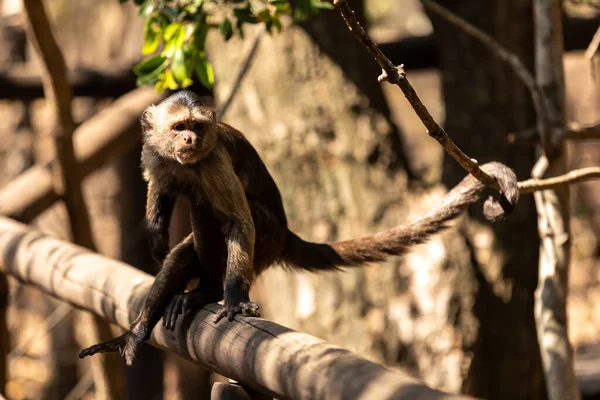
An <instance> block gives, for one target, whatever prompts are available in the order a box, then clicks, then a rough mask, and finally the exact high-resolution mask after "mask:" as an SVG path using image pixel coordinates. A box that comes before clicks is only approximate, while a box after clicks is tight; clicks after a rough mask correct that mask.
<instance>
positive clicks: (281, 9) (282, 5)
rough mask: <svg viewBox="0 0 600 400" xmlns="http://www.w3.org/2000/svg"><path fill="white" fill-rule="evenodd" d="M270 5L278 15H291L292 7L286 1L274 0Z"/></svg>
mask: <svg viewBox="0 0 600 400" xmlns="http://www.w3.org/2000/svg"><path fill="white" fill-rule="evenodd" d="M271 5H272V6H274V7H275V9H276V10H277V12H278V13H280V14H291V13H292V6H291V5H290V3H289V1H287V0H275V1H272V2H271Z"/></svg>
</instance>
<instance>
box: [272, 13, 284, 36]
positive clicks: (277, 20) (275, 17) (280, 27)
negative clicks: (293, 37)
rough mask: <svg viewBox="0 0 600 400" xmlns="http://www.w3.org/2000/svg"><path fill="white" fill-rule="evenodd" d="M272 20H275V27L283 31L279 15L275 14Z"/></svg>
mask: <svg viewBox="0 0 600 400" xmlns="http://www.w3.org/2000/svg"><path fill="white" fill-rule="evenodd" d="M271 21H272V22H273V26H274V27H275V29H277V32H281V30H282V29H283V27H282V26H281V21H280V20H279V17H278V16H277V15H273V16H272V17H271Z"/></svg>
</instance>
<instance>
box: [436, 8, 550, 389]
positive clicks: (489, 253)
mask: <svg viewBox="0 0 600 400" xmlns="http://www.w3.org/2000/svg"><path fill="white" fill-rule="evenodd" d="M444 5H445V6H447V7H448V8H449V9H450V10H452V11H453V12H455V13H458V14H459V15H461V16H462V17H464V18H465V19H466V20H468V21H469V22H470V23H472V24H473V25H475V26H477V27H478V28H480V29H482V30H484V31H486V32H487V33H489V34H490V35H492V36H493V37H494V38H495V39H496V40H498V41H499V42H500V43H501V44H502V45H503V46H505V47H506V48H508V49H509V50H510V51H512V52H514V53H515V54H516V55H517V56H518V57H519V58H520V59H521V60H522V61H523V62H524V64H525V65H526V66H527V67H529V68H530V70H531V68H532V66H533V25H532V23H530V22H531V21H532V5H531V1H529V0H512V1H500V0H499V1H464V2H460V3H457V2H451V1H446V2H444ZM514 21H521V22H522V23H519V24H515V23H513V22H514ZM432 22H433V26H434V30H435V33H436V37H437V38H438V40H439V43H440V46H439V47H440V50H441V63H442V72H443V73H442V75H443V78H442V85H443V93H444V99H445V103H446V115H447V118H446V128H447V131H448V133H449V135H450V136H451V137H452V139H453V140H454V141H455V142H456V143H457V144H458V145H459V146H460V147H461V148H462V149H463V150H464V151H465V152H466V153H467V154H469V155H470V156H471V157H474V158H476V159H477V160H479V161H480V162H481V163H483V162H487V161H491V160H498V161H501V162H504V163H506V164H508V165H509V166H511V167H512V168H513V169H514V170H515V172H516V173H517V176H518V177H519V178H520V179H524V178H527V177H529V176H530V173H531V168H532V167H533V164H534V161H535V154H534V151H533V148H523V147H516V146H512V145H509V144H508V141H507V138H506V136H507V134H508V133H510V132H517V131H521V130H526V129H529V128H532V127H534V126H535V124H536V119H535V114H534V112H533V108H532V106H531V101H530V97H529V94H528V92H527V91H526V89H525V87H524V86H523V84H522V83H521V82H520V81H519V79H518V78H517V76H516V75H515V74H514V72H513V71H512V70H511V69H510V68H509V67H507V66H506V64H504V63H502V62H500V61H499V60H498V59H497V58H496V57H495V56H494V55H493V54H492V53H491V52H490V50H489V49H487V48H485V47H484V46H482V45H481V44H479V43H478V42H477V41H476V40H474V39H472V38H470V37H469V36H468V35H466V34H465V33H463V32H462V31H460V30H459V29H458V28H456V27H455V26H453V25H450V24H449V23H447V22H445V21H442V20H440V18H439V17H435V16H432ZM508 27H510V28H508ZM463 176H464V171H463V170H462V169H461V168H460V166H458V164H456V163H455V162H454V161H453V160H452V159H449V158H448V157H446V159H445V161H444V176H443V180H444V183H445V184H446V185H447V186H452V185H454V184H456V183H457V182H458V181H459V180H460V179H461V178H462V177H463ZM480 209H481V208H480V207H477V206H476V207H475V208H473V209H472V212H471V215H472V216H473V217H474V219H475V220H476V221H477V223H475V224H473V225H472V226H471V228H470V229H468V231H467V232H466V234H465V240H466V242H467V244H468V246H469V247H470V249H471V260H469V262H468V263H466V264H464V263H458V264H457V267H458V268H459V269H463V270H464V271H465V275H466V276H468V280H467V281H465V282H463V284H462V285H464V286H465V287H466V288H467V289H466V290H463V291H462V293H461V292H460V291H458V293H459V296H460V297H461V298H462V299H463V301H464V300H465V299H468V301H470V302H472V304H473V307H472V309H473V317H474V320H473V321H471V323H469V324H468V325H466V326H465V329H464V332H465V333H466V334H465V335H464V338H463V343H462V345H463V348H464V351H465V352H472V354H473V358H472V360H471V362H470V365H468V369H467V371H466V376H465V381H464V384H463V389H464V390H465V391H466V392H467V393H469V394H473V395H476V396H480V397H484V398H487V399H508V398H521V399H525V398H527V399H540V398H545V397H546V392H545V386H544V378H543V374H542V366H541V361H540V356H539V346H538V342H537V337H536V328H535V321H534V314H533V305H534V291H535V288H536V284H537V265H538V245H539V239H538V235H537V230H536V212H535V207H534V203H533V199H532V197H531V196H523V197H521V200H520V201H519V205H518V207H517V208H516V210H515V212H514V213H513V214H512V215H511V217H510V218H509V219H508V220H507V221H505V222H503V223H499V224H496V225H494V226H493V227H490V226H489V224H487V223H486V222H484V220H483V218H482V216H481V212H480V211H479V210H480ZM469 292H470V293H469ZM469 326H470V327H469ZM507 383H509V384H507Z"/></svg>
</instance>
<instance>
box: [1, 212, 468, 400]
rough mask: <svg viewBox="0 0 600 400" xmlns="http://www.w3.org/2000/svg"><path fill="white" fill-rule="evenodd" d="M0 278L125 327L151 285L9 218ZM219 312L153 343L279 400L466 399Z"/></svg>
mask: <svg viewBox="0 0 600 400" xmlns="http://www.w3.org/2000/svg"><path fill="white" fill-rule="evenodd" d="M0 272H4V273H7V274H10V275H12V276H14V277H15V278H17V279H19V280H21V281H23V282H25V283H27V284H31V285H34V286H36V287H38V288H40V289H41V290H43V291H45V292H47V293H49V294H51V295H52V296H54V297H56V298H57V299H59V300H62V301H65V302H68V303H71V304H73V305H74V306H76V307H79V308H82V309H85V310H88V311H92V312H94V313H96V314H98V315H100V316H101V317H102V318H104V319H106V320H107V321H109V322H112V323H117V324H119V325H120V326H122V327H128V326H129V325H130V323H131V321H132V320H133V319H134V318H135V316H136V315H137V313H138V312H139V310H140V307H141V305H142V303H143V301H144V298H145V296H146V294H147V292H148V289H149V288H150V285H151V284H152V279H153V278H152V277H151V276H150V275H148V274H145V273H143V272H141V271H139V270H136V269H134V268H133V267H131V266H129V265H127V264H124V263H122V262H119V261H115V260H112V259H109V258H106V257H103V256H101V255H99V254H96V253H92V252H90V251H88V250H86V249H84V248H82V247H78V246H76V245H73V244H71V243H68V242H65V241H62V240H59V239H57V238H55V237H52V236H48V235H45V234H43V233H41V232H39V231H37V230H34V229H32V228H30V227H28V226H26V225H24V224H21V223H19V222H16V221H14V220H11V219H9V218H5V217H0ZM219 308H220V307H219V305H217V304H212V305H209V306H207V307H205V308H204V309H202V310H200V311H199V312H198V313H196V314H195V315H192V316H190V317H191V318H188V319H187V320H186V321H185V323H183V324H182V323H181V321H179V322H178V323H177V326H176V328H175V330H174V331H173V332H170V331H167V330H165V329H164V328H163V326H162V324H159V325H158V326H157V327H156V328H155V329H154V331H153V333H152V337H151V340H150V343H151V344H152V345H154V346H158V347H160V348H163V349H166V350H169V351H171V352H174V353H176V354H178V355H180V356H182V357H184V358H186V359H188V360H191V361H193V362H195V363H198V364H200V365H202V366H203V367H205V368H207V369H209V370H211V371H214V372H217V373H219V374H222V375H225V376H227V377H229V378H231V379H234V380H236V381H238V382H240V383H242V384H243V385H245V386H248V387H251V388H254V389H256V390H258V391H260V392H262V393H263V394H267V395H270V396H273V397H276V398H279V399H328V400H352V399H361V400H389V399H415V398H419V399H431V400H436V399H455V400H459V399H462V400H466V399H468V397H466V396H460V395H450V394H446V393H442V392H440V391H437V390H434V389H431V388H429V387H427V386H425V385H424V384H423V383H421V382H419V381H418V380H416V379H414V378H412V377H410V376H409V375H408V374H406V373H404V372H401V371H398V370H391V369H388V368H386V367H384V366H382V365H380V364H377V363H374V362H371V361H368V360H366V359H364V358H361V357H359V356H357V355H356V354H353V353H351V352H350V351H348V350H345V349H342V348H340V347H338V346H335V345H332V344H329V343H327V342H324V341H323V340H321V339H318V338H316V337H314V336H310V335H307V334H304V333H300V332H295V331H293V330H291V329H288V328H286V327H284V326H281V325H278V324H276V323H274V322H271V321H267V320H264V319H260V318H244V317H240V316H237V317H236V318H235V320H234V321H232V322H230V321H227V320H222V321H221V322H219V323H218V324H216V325H215V324H214V323H213V322H212V320H213V318H214V315H215V313H216V312H217V311H218V310H219ZM90 344H91V343H90ZM113 356H114V357H118V355H116V354H115V355H113Z"/></svg>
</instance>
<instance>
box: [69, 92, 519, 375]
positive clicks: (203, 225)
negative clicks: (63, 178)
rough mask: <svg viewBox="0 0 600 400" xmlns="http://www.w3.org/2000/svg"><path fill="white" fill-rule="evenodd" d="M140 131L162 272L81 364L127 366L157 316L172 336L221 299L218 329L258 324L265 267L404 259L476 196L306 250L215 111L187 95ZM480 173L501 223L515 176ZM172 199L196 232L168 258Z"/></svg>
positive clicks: (263, 177) (474, 191)
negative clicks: (109, 359) (122, 323)
mask: <svg viewBox="0 0 600 400" xmlns="http://www.w3.org/2000/svg"><path fill="white" fill-rule="evenodd" d="M178 124H179V125H178ZM181 124H184V125H181ZM142 127H143V131H144V147H143V153H142V165H143V168H144V176H145V178H146V180H147V181H148V203H147V210H146V211H147V212H146V217H147V222H148V232H149V236H150V244H151V249H152V254H153V256H154V257H155V259H156V260H157V261H158V262H160V263H162V269H161V271H160V272H159V274H158V275H157V277H156V279H155V282H154V284H153V285H152V287H151V289H150V292H149V294H148V297H147V298H146V302H145V304H144V307H143V308H142V311H141V312H140V314H139V316H138V317H137V318H136V320H135V321H134V323H133V324H132V326H131V329H130V330H129V331H127V332H126V333H125V334H124V335H123V336H120V337H118V338H116V339H113V340H112V341H109V342H106V343H101V344H98V345H96V346H92V347H90V348H88V349H86V350H83V351H82V352H81V353H80V357H85V356H87V355H92V354H95V353H97V352H109V351H119V352H121V354H122V355H123V356H124V357H125V359H126V361H127V363H128V364H131V363H132V362H133V359H134V357H135V352H136V350H137V348H138V347H139V345H140V344H141V343H142V342H143V341H144V340H147V339H148V337H149V335H150V332H151V331H152V328H153V327H154V326H155V325H156V324H157V323H158V321H159V320H160V318H161V317H163V316H164V318H163V321H164V324H165V326H166V327H167V328H168V329H173V328H174V326H175V322H176V319H177V316H178V315H179V314H184V315H185V314H187V313H188V312H189V311H190V310H192V309H195V308H198V307H200V306H202V305H205V304H207V303H210V302H217V301H219V300H221V299H223V300H224V306H223V309H222V311H221V312H220V313H219V314H217V317H216V318H215V322H217V321H219V320H220V319H221V318H223V317H224V316H227V317H228V319H230V320H231V319H233V317H234V316H235V314H237V313H240V312H242V313H244V314H247V315H254V316H258V312H257V310H258V306H257V305H256V304H254V303H252V302H250V299H249V296H248V292H249V290H250V286H251V285H252V283H253V281H254V279H255V278H256V276H257V275H258V274H260V273H261V272H262V271H263V270H265V269H266V268H267V267H269V266H270V265H273V264H275V263H277V262H284V263H285V264H287V265H289V266H291V267H294V268H298V269H304V270H308V271H326V270H334V269H337V268H339V267H347V266H358V265H362V264H365V263H369V262H377V261H382V260H384V259H386V258H387V257H389V256H392V255H400V254H403V253H405V252H406V251H407V250H408V249H409V248H410V247H411V246H413V245H415V244H418V243H422V242H423V241H425V240H426V239H427V238H429V237H430V236H431V235H432V234H434V233H436V232H439V231H440V230H442V229H443V228H444V227H445V224H446V223H447V222H448V221H450V220H452V219H454V218H456V216H457V215H459V214H460V213H461V211H462V210H464V209H465V207H467V206H468V205H469V204H472V203H474V202H475V201H477V199H478V198H479V194H480V192H481V191H482V189H483V185H482V184H481V183H480V182H479V181H477V180H476V179H474V178H473V177H471V176H467V177H466V178H465V179H463V181H462V182H461V183H460V184H459V185H457V186H456V187H455V188H454V189H453V190H452V191H450V192H449V193H448V194H447V195H446V196H445V197H444V199H443V200H442V202H441V204H440V205H439V206H438V207H437V208H436V209H435V210H432V211H431V212H429V213H428V214H427V215H425V216H424V217H422V218H421V219H419V220H417V221H415V222H412V223H409V224H406V225H401V226H398V227H395V228H392V229H389V230H386V231H383V232H380V233H377V234H375V235H372V236H368V237H365V238H361V239H354V240H345V241H339V242H333V243H329V244H319V243H310V242H306V241H304V240H302V239H301V238H299V237H298V236H297V235H295V234H294V233H293V232H291V231H290V230H289V229H288V227H287V219H286V215H285V211H284V208H283V203H282V201H281V195H280V193H279V189H278V188H277V185H276V184H275V182H274V180H273V178H272V177H271V175H270V174H269V172H268V171H267V169H266V167H265V165H264V164H263V162H262V160H261V159H260V157H259V155H258V153H257V152H256V150H255V149H254V148H253V147H252V145H251V144H250V143H249V142H248V141H247V140H246V138H245V137H244V135H243V134H242V133H241V132H239V131H237V130H236V129H234V128H232V127H231V126H229V125H227V124H224V123H221V122H216V121H215V113H214V110H212V109H210V108H208V107H204V106H201V105H200V104H199V101H198V98H197V97H196V96H195V95H194V94H192V93H190V92H185V91H183V92H178V93H177V94H175V95H173V96H171V97H169V98H168V99H166V100H165V101H164V102H163V103H161V104H160V105H158V106H152V107H150V108H149V109H148V110H146V111H145V112H144V115H143V116H142ZM483 168H484V170H485V171H486V172H487V173H489V174H491V175H492V176H494V177H495V178H496V179H497V181H498V183H499V186H500V188H501V190H502V192H503V195H504V197H503V198H502V199H503V200H502V201H501V202H500V203H497V202H494V201H489V200H488V202H487V203H486V206H485V211H486V214H487V215H489V216H490V218H492V219H500V218H502V217H503V216H504V215H505V214H506V213H507V212H508V211H510V208H511V207H513V206H514V205H515V204H516V202H517V200H518V197H519V191H518V188H517V185H516V182H517V181H516V177H515V175H514V173H513V172H512V171H511V170H510V169H509V168H507V167H505V166H503V165H502V164H499V163H490V164H486V165H484V166H483ZM176 194H181V195H184V196H187V197H188V198H189V200H190V204H191V210H190V211H191V212H190V214H191V221H192V228H193V233H192V234H190V235H189V236H188V237H187V238H185V239H184V240H183V241H182V242H181V243H180V244H178V245H177V246H176V247H175V248H173V249H172V250H171V251H170V252H169V249H168V226H169V222H170V217H171V212H172V209H173V205H174V202H175V196H176ZM193 278H200V279H199V286H198V288H196V289H195V290H193V291H191V292H187V293H184V292H183V291H184V289H185V287H186V285H187V283H188V282H189V281H190V280H191V279H193Z"/></svg>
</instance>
